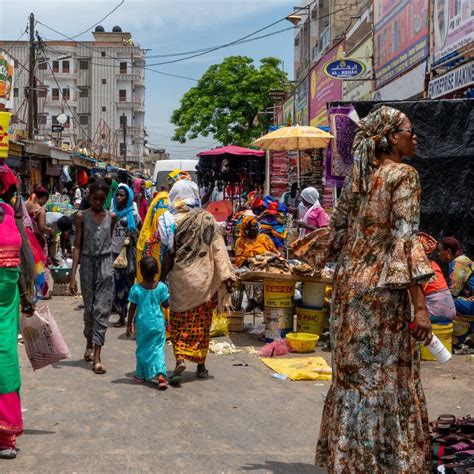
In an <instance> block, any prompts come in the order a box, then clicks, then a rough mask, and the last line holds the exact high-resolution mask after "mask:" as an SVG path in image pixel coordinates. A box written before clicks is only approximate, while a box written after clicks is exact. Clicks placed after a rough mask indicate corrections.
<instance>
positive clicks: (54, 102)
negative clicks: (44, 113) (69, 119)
mask: <svg viewBox="0 0 474 474" xmlns="http://www.w3.org/2000/svg"><path fill="white" fill-rule="evenodd" d="M65 102H67V103H68V104H69V106H70V107H77V99H76V98H75V97H70V98H68V99H63V97H62V96H61V95H60V96H59V97H57V98H56V97H51V96H49V97H46V102H45V103H46V106H48V107H62V106H63V105H64V103H65ZM66 107H67V106H66Z"/></svg>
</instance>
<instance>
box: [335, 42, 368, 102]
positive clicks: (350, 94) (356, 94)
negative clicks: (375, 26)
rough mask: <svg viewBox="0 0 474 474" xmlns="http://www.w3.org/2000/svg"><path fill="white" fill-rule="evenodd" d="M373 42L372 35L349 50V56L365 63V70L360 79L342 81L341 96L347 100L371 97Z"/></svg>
mask: <svg viewBox="0 0 474 474" xmlns="http://www.w3.org/2000/svg"><path fill="white" fill-rule="evenodd" d="M373 50H374V43H373V40H372V37H370V38H368V39H367V40H365V41H364V42H363V43H361V44H360V45H359V46H357V48H355V49H354V50H353V51H351V58H355V59H357V60H359V61H361V62H364V64H365V68H366V69H365V72H364V74H363V75H362V77H361V78H360V80H349V81H344V82H343V83H342V98H343V99H344V100H348V101H355V100H371V99H372V80H371V79H372V72H373V69H372V54H373Z"/></svg>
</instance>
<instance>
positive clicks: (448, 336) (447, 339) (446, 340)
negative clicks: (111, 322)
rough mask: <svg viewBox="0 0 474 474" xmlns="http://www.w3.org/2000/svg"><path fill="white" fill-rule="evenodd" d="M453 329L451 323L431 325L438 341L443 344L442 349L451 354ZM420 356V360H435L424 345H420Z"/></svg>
mask: <svg viewBox="0 0 474 474" xmlns="http://www.w3.org/2000/svg"><path fill="white" fill-rule="evenodd" d="M453 327H454V325H453V324H452V323H451V324H433V325H432V328H433V333H434V334H436V335H437V336H438V339H439V340H440V341H441V342H442V343H443V345H444V347H446V349H448V351H449V352H451V353H452V352H453ZM420 356H421V360H436V358H435V357H433V356H432V355H431V352H430V351H429V350H428V349H427V348H426V347H425V346H424V344H420Z"/></svg>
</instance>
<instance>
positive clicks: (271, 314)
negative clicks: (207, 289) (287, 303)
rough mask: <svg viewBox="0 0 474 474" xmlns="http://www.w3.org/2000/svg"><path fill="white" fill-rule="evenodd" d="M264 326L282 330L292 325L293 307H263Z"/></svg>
mask: <svg viewBox="0 0 474 474" xmlns="http://www.w3.org/2000/svg"><path fill="white" fill-rule="evenodd" d="M264 317H265V328H266V329H271V330H279V331H280V330H282V329H287V328H291V327H292V325H293V308H268V307H265V315H264Z"/></svg>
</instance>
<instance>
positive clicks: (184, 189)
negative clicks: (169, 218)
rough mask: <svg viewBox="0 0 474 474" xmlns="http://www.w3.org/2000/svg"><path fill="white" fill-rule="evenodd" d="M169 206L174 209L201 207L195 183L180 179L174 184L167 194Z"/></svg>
mask: <svg viewBox="0 0 474 474" xmlns="http://www.w3.org/2000/svg"><path fill="white" fill-rule="evenodd" d="M169 200H170V205H171V208H172V209H173V210H174V211H183V210H189V209H191V208H194V207H201V200H200V198H199V188H198V186H197V184H196V183H194V182H193V181H189V180H187V179H182V180H180V181H178V182H176V183H175V184H174V186H173V187H172V188H171V191H170V194H169Z"/></svg>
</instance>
